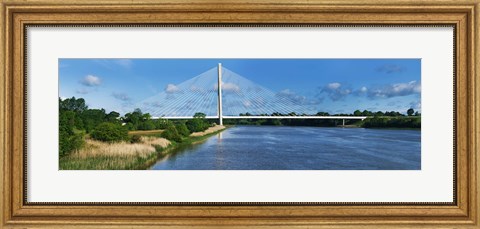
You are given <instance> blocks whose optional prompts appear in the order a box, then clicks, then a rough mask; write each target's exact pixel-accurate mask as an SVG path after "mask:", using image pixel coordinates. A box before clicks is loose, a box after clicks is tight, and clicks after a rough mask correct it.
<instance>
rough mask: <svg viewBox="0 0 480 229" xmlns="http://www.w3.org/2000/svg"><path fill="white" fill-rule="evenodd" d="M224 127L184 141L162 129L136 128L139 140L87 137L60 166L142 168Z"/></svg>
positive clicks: (111, 168)
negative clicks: (162, 132)
mask: <svg viewBox="0 0 480 229" xmlns="http://www.w3.org/2000/svg"><path fill="white" fill-rule="evenodd" d="M223 130H224V128H223V129H222V128H219V127H218V126H216V127H211V128H209V129H207V130H206V131H203V132H197V133H193V134H191V135H190V136H189V137H186V138H184V139H182V142H181V143H177V142H174V141H169V140H167V139H164V138H162V137H160V132H159V133H152V132H147V131H145V132H135V133H132V134H135V135H140V136H141V138H140V141H139V142H136V143H130V142H125V141H123V142H116V143H105V142H100V141H95V140H92V139H87V140H86V143H85V146H84V147H83V148H82V149H80V150H77V151H75V152H73V153H72V154H70V155H68V156H65V157H61V158H60V169H61V170H143V169H147V168H149V167H150V166H151V165H153V164H154V163H155V162H156V161H157V160H158V158H160V157H162V156H164V155H166V154H168V153H169V152H171V151H172V150H173V149H175V148H177V147H181V146H185V145H188V144H196V143H199V142H202V141H204V140H206V139H207V138H209V137H211V136H212V135H215V134H217V133H218V132H220V131H223Z"/></svg>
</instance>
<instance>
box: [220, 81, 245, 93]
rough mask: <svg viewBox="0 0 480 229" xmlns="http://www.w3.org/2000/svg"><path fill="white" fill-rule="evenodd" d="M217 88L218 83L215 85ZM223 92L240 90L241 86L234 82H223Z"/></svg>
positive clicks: (237, 91)
mask: <svg viewBox="0 0 480 229" xmlns="http://www.w3.org/2000/svg"><path fill="white" fill-rule="evenodd" d="M214 88H215V90H218V85H217V84H215V86H214ZM222 92H236V93H239V92H240V87H239V86H238V85H236V84H234V83H225V82H222Z"/></svg>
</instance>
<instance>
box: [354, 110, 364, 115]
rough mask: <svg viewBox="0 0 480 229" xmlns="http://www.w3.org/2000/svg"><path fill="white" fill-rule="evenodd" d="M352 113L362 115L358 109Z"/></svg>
mask: <svg viewBox="0 0 480 229" xmlns="http://www.w3.org/2000/svg"><path fill="white" fill-rule="evenodd" d="M353 115H355V116H361V115H362V112H361V111H360V110H356V111H354V112H353Z"/></svg>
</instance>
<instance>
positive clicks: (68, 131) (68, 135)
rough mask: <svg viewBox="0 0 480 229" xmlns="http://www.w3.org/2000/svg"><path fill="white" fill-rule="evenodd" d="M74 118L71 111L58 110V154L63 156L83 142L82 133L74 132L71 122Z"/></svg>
mask: <svg viewBox="0 0 480 229" xmlns="http://www.w3.org/2000/svg"><path fill="white" fill-rule="evenodd" d="M74 119H75V113H74V112H73V111H60V114H59V154H60V156H65V155H67V154H69V153H71V152H72V151H74V150H76V149H80V148H81V147H82V146H83V144H84V140H83V133H75V131H74V130H73V124H72V122H73V121H74Z"/></svg>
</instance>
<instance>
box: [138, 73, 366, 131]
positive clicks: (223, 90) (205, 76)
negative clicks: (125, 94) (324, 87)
mask: <svg viewBox="0 0 480 229" xmlns="http://www.w3.org/2000/svg"><path fill="white" fill-rule="evenodd" d="M316 105H318V104H316V103H315V102H313V101H310V100H308V99H306V98H305V97H303V96H300V95H296V94H294V93H292V92H290V91H288V90H284V91H281V92H273V91H272V90H270V89H268V88H266V87H263V86H261V85H259V84H256V83H254V82H252V81H250V80H249V79H247V78H245V77H243V76H240V75H239V74H237V73H235V72H232V71H230V70H228V69H227V68H225V67H222V65H221V64H218V66H217V67H214V68H212V69H210V70H208V71H206V72H204V73H202V74H200V75H198V76H195V77H193V78H191V79H189V80H186V81H184V82H182V83H180V84H177V85H174V84H169V85H167V87H166V88H165V90H164V91H163V92H161V93H159V94H157V95H155V96H152V97H150V98H147V99H145V100H143V101H141V102H140V103H138V104H137V107H139V108H141V110H142V111H144V112H147V113H150V114H151V115H152V117H153V118H163V119H191V118H193V115H194V114H195V113H197V112H200V113H204V114H205V115H206V118H209V119H219V123H220V125H222V124H223V121H222V120H223V119H341V120H343V123H344V124H345V119H360V120H363V119H365V118H367V117H366V116H312V115H299V114H316V113H317V110H316ZM289 114H290V115H289ZM285 115H288V116H285Z"/></svg>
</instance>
